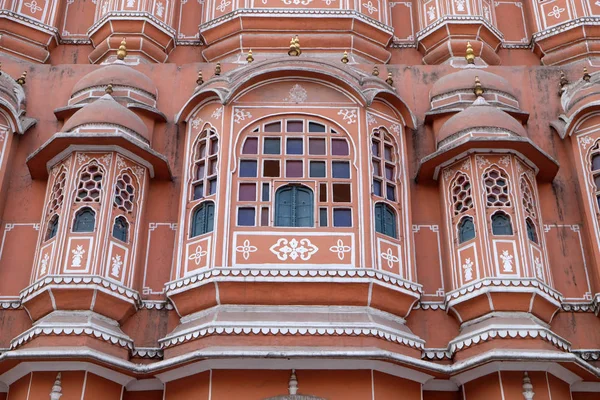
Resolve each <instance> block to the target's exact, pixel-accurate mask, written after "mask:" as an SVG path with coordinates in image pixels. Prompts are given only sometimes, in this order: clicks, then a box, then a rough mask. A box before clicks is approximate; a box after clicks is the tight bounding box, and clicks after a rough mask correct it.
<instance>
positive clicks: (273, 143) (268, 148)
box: [263, 138, 281, 154]
mask: <svg viewBox="0 0 600 400" xmlns="http://www.w3.org/2000/svg"><path fill="white" fill-rule="evenodd" d="M263 153H264V154H281V139H280V138H265V143H264V147H263Z"/></svg>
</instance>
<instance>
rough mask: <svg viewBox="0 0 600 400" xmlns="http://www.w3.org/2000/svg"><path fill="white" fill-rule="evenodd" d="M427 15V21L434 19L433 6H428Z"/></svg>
mask: <svg viewBox="0 0 600 400" xmlns="http://www.w3.org/2000/svg"><path fill="white" fill-rule="evenodd" d="M427 16H428V17H429V21H433V20H434V19H435V7H434V6H429V8H428V9H427Z"/></svg>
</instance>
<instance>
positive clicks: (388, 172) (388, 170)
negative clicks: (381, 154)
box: [385, 165, 394, 181]
mask: <svg viewBox="0 0 600 400" xmlns="http://www.w3.org/2000/svg"><path fill="white" fill-rule="evenodd" d="M385 179H388V180H390V181H393V180H394V167H393V166H391V165H386V166H385Z"/></svg>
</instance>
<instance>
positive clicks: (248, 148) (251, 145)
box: [242, 137, 258, 154]
mask: <svg viewBox="0 0 600 400" xmlns="http://www.w3.org/2000/svg"><path fill="white" fill-rule="evenodd" d="M242 154H258V138H255V137H249V138H248V139H246V141H245V142H244V147H243V148H242Z"/></svg>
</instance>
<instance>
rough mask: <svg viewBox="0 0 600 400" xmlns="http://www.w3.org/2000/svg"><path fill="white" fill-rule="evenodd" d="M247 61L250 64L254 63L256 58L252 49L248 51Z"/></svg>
mask: <svg viewBox="0 0 600 400" xmlns="http://www.w3.org/2000/svg"><path fill="white" fill-rule="evenodd" d="M246 61H248V64H250V63H251V62H252V61H254V57H253V56H252V49H250V50H248V55H247V56H246Z"/></svg>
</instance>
